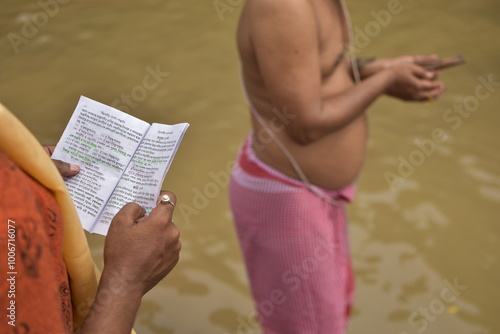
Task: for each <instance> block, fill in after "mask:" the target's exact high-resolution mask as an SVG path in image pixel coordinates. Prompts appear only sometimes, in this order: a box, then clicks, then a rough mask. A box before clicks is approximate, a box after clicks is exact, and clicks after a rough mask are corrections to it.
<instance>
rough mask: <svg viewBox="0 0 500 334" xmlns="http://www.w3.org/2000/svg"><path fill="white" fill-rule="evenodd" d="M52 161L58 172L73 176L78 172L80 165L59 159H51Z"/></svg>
mask: <svg viewBox="0 0 500 334" xmlns="http://www.w3.org/2000/svg"><path fill="white" fill-rule="evenodd" d="M52 161H53V162H54V165H56V168H57V170H58V171H59V174H61V175H62V176H73V175H76V174H78V172H80V167H79V166H78V165H75V164H69V163H67V162H64V161H61V160H54V159H52Z"/></svg>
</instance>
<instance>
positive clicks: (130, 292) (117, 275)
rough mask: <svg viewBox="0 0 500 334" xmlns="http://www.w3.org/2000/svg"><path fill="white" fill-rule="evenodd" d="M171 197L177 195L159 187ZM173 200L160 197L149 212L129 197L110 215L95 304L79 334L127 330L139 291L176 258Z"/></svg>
mask: <svg viewBox="0 0 500 334" xmlns="http://www.w3.org/2000/svg"><path fill="white" fill-rule="evenodd" d="M165 194H167V195H169V196H170V198H171V200H172V202H173V203H175V202H176V199H175V195H174V194H172V193H169V192H165V191H163V192H162V193H161V194H160V196H161V195H165ZM173 209H174V206H173V205H172V204H170V203H159V204H158V205H157V206H156V207H155V208H154V209H153V210H152V211H151V213H150V214H149V215H148V216H144V213H145V211H144V209H143V208H142V207H141V206H139V205H138V204H136V203H128V204H127V205H125V206H124V207H123V208H122V209H121V210H120V211H119V212H118V213H117V214H116V216H115V217H114V218H113V220H112V222H111V226H110V228H109V231H108V235H107V237H106V241H105V244H104V270H103V272H102V276H101V280H100V281H99V289H98V291H97V296H96V298H95V300H94V304H93V305H92V308H91V309H90V311H89V314H88V315H87V318H86V319H85V321H84V323H83V326H82V327H81V328H80V330H79V331H78V332H77V333H78V334H90V333H91V334H101V333H103V334H104V333H120V334H121V333H123V334H129V333H130V331H131V329H132V325H133V324H134V320H135V316H136V314H137V310H138V309H139V306H140V303H141V298H142V296H143V295H144V294H145V293H146V292H147V291H149V290H150V289H151V288H152V287H153V286H155V285H156V284H157V283H158V282H159V281H160V280H161V279H162V278H163V277H165V276H166V275H167V274H168V273H169V272H170V271H171V270H172V269H173V268H174V267H175V265H176V264H177V262H178V261H179V252H180V250H181V242H180V241H179V237H180V232H179V229H178V228H177V227H176V226H175V224H174V222H173V221H172V212H173Z"/></svg>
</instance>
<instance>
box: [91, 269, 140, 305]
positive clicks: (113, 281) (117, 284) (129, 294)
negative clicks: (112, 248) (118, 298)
mask: <svg viewBox="0 0 500 334" xmlns="http://www.w3.org/2000/svg"><path fill="white" fill-rule="evenodd" d="M139 283H140V281H139V280H136V279H135V278H134V277H132V276H130V275H127V273H126V272H125V270H121V271H120V270H118V269H116V268H108V267H104V269H103V272H102V275H101V279H100V280H99V290H107V291H109V292H113V293H116V294H119V295H123V296H126V297H125V298H127V299H129V298H132V299H134V300H136V299H138V300H139V301H140V300H141V298H142V296H143V295H144V292H143V291H144V289H143V287H142V286H141V284H139Z"/></svg>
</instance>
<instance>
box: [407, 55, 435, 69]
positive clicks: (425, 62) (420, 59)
mask: <svg viewBox="0 0 500 334" xmlns="http://www.w3.org/2000/svg"><path fill="white" fill-rule="evenodd" d="M413 62H414V63H415V64H417V65H420V66H424V67H426V66H429V65H436V64H438V63H439V56H438V55H436V54H433V55H416V56H413Z"/></svg>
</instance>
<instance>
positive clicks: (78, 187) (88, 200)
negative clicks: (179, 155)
mask: <svg viewBox="0 0 500 334" xmlns="http://www.w3.org/2000/svg"><path fill="white" fill-rule="evenodd" d="M188 127H189V124H188V123H179V124H175V125H165V124H157V123H153V124H152V125H149V124H148V123H146V122H144V121H142V120H140V119H138V118H135V117H133V116H131V115H128V114H126V113H124V112H122V111H120V110H117V109H115V108H112V107H109V106H107V105H104V104H102V103H99V102H96V101H93V100H91V99H89V98H86V97H84V96H82V97H80V100H79V101H78V105H77V106H76V109H75V112H74V113H73V116H72V117H71V119H70V121H69V123H68V126H67V127H66V129H65V130H64V133H63V135H62V137H61V139H60V141H59V143H58V144H57V146H56V149H55V150H54V153H53V154H52V159H58V160H62V161H65V162H69V163H73V164H77V165H79V166H80V172H79V173H78V174H77V175H75V176H73V177H69V178H65V181H66V185H67V187H68V190H69V193H70V194H71V197H72V199H73V202H74V203H75V206H76V209H77V211H78V215H79V217H80V220H81V223H82V225H83V227H84V228H85V229H86V230H87V231H89V232H91V233H99V234H102V235H106V234H107V232H108V228H109V224H110V222H111V219H112V218H113V217H114V216H115V214H116V213H117V212H118V211H119V210H120V209H121V208H122V207H123V206H124V205H125V204H126V203H128V202H136V203H138V204H140V205H141V206H143V207H144V208H145V209H146V212H147V213H146V214H148V213H149V212H150V211H151V210H152V209H153V208H154V207H155V205H156V201H157V198H158V195H159V193H160V190H161V186H162V184H163V180H164V179H165V175H166V174H167V171H168V169H169V167H170V165H171V163H172V160H173V159H174V156H175V153H176V152H177V149H178V147H179V144H180V142H181V140H182V137H183V136H184V133H185V132H186V130H187V128H188Z"/></svg>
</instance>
